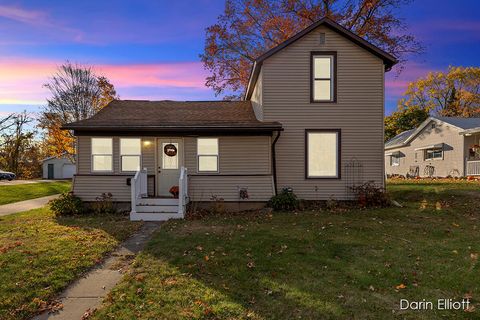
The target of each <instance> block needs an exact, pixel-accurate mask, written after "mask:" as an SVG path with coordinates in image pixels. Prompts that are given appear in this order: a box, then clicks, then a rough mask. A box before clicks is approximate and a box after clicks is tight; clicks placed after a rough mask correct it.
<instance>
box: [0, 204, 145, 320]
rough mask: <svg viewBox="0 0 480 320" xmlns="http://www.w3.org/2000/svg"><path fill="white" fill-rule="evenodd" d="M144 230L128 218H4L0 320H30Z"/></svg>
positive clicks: (38, 213) (43, 213)
mask: <svg viewBox="0 0 480 320" xmlns="http://www.w3.org/2000/svg"><path fill="white" fill-rule="evenodd" d="M139 226H140V224H139V223H133V222H130V221H128V218H127V217H126V216H121V215H117V216H108V215H107V216H95V215H91V216H82V217H65V218H55V217H54V215H53V214H52V213H51V212H50V211H49V210H48V209H46V208H42V209H36V210H32V211H27V212H23V213H19V214H13V215H9V216H5V217H1V218H0V319H28V318H30V317H31V316H32V315H33V314H35V313H36V312H37V311H39V310H41V308H43V307H45V305H48V303H49V302H51V301H52V299H54V298H55V297H56V295H57V294H58V293H60V292H61V291H62V289H64V288H65V287H66V286H67V285H68V284H69V283H70V282H72V281H73V280H75V279H76V278H78V277H79V276H80V275H81V274H82V273H83V272H85V271H86V270H88V269H89V268H91V267H92V266H94V265H95V264H97V263H98V262H99V261H100V260H101V259H102V257H103V256H104V255H105V254H106V253H107V252H109V251H111V250H112V249H113V248H114V247H115V246H116V245H117V244H118V243H119V242H120V241H122V240H124V239H125V238H127V237H128V236H129V235H131V234H132V233H133V232H134V231H135V230H137V229H138V227H139Z"/></svg>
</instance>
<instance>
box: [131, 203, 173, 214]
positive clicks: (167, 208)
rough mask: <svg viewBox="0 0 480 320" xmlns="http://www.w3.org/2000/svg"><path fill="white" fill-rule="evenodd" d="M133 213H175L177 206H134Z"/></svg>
mask: <svg viewBox="0 0 480 320" xmlns="http://www.w3.org/2000/svg"><path fill="white" fill-rule="evenodd" d="M135 211H137V212H159V213H161V212H167V213H177V212H178V206H163V205H162V206H158V205H147V206H141V205H136V206H135Z"/></svg>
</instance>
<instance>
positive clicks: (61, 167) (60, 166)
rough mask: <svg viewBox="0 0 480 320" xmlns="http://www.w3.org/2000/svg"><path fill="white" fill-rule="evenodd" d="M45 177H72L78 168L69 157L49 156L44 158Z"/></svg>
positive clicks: (43, 175) (50, 178) (43, 176)
mask: <svg viewBox="0 0 480 320" xmlns="http://www.w3.org/2000/svg"><path fill="white" fill-rule="evenodd" d="M42 170H43V174H42V178H43V179H49V180H52V179H72V178H73V176H74V175H75V172H76V170H77V168H76V166H75V163H73V162H72V161H70V159H68V158H67V157H48V158H46V159H43V160H42Z"/></svg>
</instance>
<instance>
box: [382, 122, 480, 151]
mask: <svg viewBox="0 0 480 320" xmlns="http://www.w3.org/2000/svg"><path fill="white" fill-rule="evenodd" d="M432 121H437V122H443V123H447V124H449V125H451V126H453V127H456V128H457V129H458V130H459V134H464V133H468V132H469V131H470V130H476V129H480V118H460V117H428V118H427V119H426V120H425V121H423V122H422V123H421V124H420V125H419V126H418V128H416V129H412V130H407V131H404V132H402V133H400V134H398V135H396V136H395V137H393V138H392V139H390V140H388V141H387V142H385V149H392V148H398V147H403V146H405V145H406V144H407V143H409V142H410V141H412V140H413V139H415V137H416V136H417V135H418V134H419V133H420V132H421V131H422V130H423V129H424V128H425V127H426V126H427V125H428V124H429V123H430V122H432Z"/></svg>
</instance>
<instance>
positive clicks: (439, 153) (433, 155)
mask: <svg viewBox="0 0 480 320" xmlns="http://www.w3.org/2000/svg"><path fill="white" fill-rule="evenodd" d="M440 159H443V149H442V148H432V149H427V150H425V160H440Z"/></svg>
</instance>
